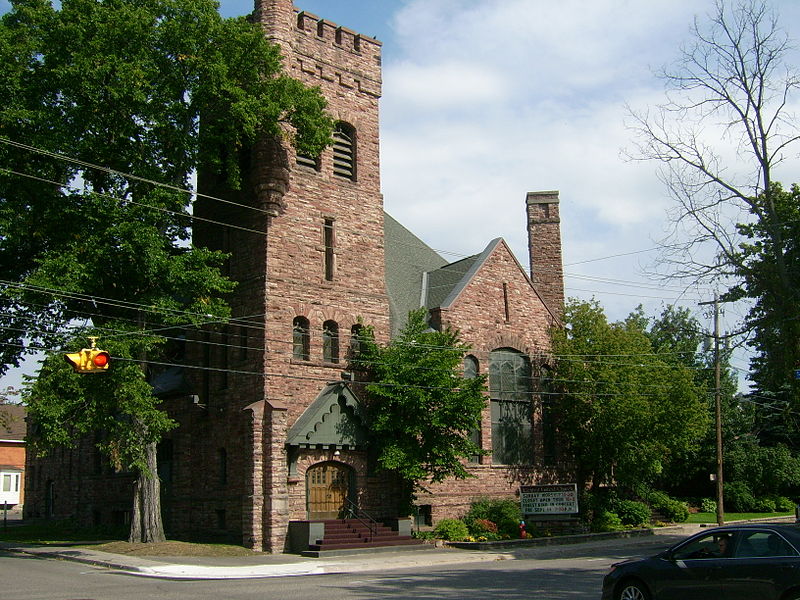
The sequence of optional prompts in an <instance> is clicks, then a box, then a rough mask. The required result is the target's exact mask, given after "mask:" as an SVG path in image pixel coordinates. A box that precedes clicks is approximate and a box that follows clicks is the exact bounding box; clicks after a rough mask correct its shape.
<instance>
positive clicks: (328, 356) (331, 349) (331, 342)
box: [322, 321, 339, 363]
mask: <svg viewBox="0 0 800 600" xmlns="http://www.w3.org/2000/svg"><path fill="white" fill-rule="evenodd" d="M322 360H324V361H325V362H328V363H338V362H339V324H338V323H336V321H325V323H323V324H322Z"/></svg>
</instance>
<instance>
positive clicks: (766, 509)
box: [753, 498, 775, 513]
mask: <svg viewBox="0 0 800 600" xmlns="http://www.w3.org/2000/svg"><path fill="white" fill-rule="evenodd" d="M753 511H754V512H760V513H773V512H775V500H773V499H772V498H759V499H757V500H756V502H755V505H754V506H753Z"/></svg>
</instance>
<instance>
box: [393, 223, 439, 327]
mask: <svg viewBox="0 0 800 600" xmlns="http://www.w3.org/2000/svg"><path fill="white" fill-rule="evenodd" d="M383 218H384V220H383V223H384V225H383V228H384V246H385V255H386V293H387V294H388V296H389V314H390V317H391V322H392V332H391V333H392V335H393V336H394V335H395V334H396V333H398V332H399V331H400V330H401V329H402V328H403V326H404V325H405V323H406V319H407V318H408V313H409V311H412V310H415V309H417V308H420V307H421V306H423V299H422V287H423V278H424V274H425V273H426V272H428V271H434V270H436V269H439V268H441V267H444V266H446V265H447V261H446V260H445V259H444V258H442V257H441V256H439V254H437V253H436V251H435V250H433V249H432V248H430V247H429V246H428V245H427V244H425V242H423V241H422V240H421V239H419V238H418V237H417V236H415V235H414V234H413V233H411V232H410V231H409V230H408V229H406V228H405V227H403V226H402V225H401V224H400V223H398V222H397V221H396V220H394V219H393V218H392V217H391V216H389V215H388V214H386V213H384V215H383Z"/></svg>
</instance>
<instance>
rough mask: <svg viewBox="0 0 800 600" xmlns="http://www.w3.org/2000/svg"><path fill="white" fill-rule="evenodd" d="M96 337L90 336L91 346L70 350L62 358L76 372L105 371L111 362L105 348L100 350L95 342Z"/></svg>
mask: <svg viewBox="0 0 800 600" xmlns="http://www.w3.org/2000/svg"><path fill="white" fill-rule="evenodd" d="M96 340H97V338H95V337H90V338H89V341H90V342H91V343H92V347H91V348H83V349H82V350H81V351H80V352H70V353H67V354H65V355H64V359H65V360H66V361H67V362H68V363H69V364H70V365H71V366H72V368H73V369H74V371H75V372H76V373H105V372H106V371H107V370H108V366H109V363H110V362H111V355H110V354H109V353H108V352H106V351H105V350H100V349H99V348H98V347H97V345H96V344H95V342H96Z"/></svg>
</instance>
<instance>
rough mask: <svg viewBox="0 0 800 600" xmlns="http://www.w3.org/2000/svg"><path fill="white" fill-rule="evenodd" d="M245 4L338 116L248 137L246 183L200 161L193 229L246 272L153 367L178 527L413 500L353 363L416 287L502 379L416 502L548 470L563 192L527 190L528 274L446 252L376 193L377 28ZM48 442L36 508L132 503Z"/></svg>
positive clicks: (510, 483)
mask: <svg viewBox="0 0 800 600" xmlns="http://www.w3.org/2000/svg"><path fill="white" fill-rule="evenodd" d="M253 18H254V19H256V20H257V21H258V22H259V23H261V24H262V26H263V28H264V31H265V35H267V36H268V37H269V39H271V40H272V41H273V42H275V43H276V44H278V45H279V46H280V47H281V48H282V51H283V54H284V65H285V67H286V69H287V71H288V73H289V75H291V76H292V77H295V78H297V79H300V80H302V81H304V82H305V83H307V84H310V85H315V86H319V87H320V88H321V90H322V92H323V93H324V95H325V96H326V98H327V100H328V103H329V107H328V111H329V113H330V114H331V115H332V116H333V117H334V118H335V119H336V122H337V126H336V132H335V134H334V144H333V146H332V147H331V148H329V149H327V150H326V151H325V152H323V154H322V155H321V156H320V157H319V158H317V159H312V158H309V157H303V156H297V155H296V154H295V153H294V151H293V150H292V149H291V148H290V147H288V146H287V145H286V144H284V143H283V142H282V141H280V140H274V139H263V140H260V141H259V142H258V143H257V144H255V145H254V147H253V148H251V149H250V151H249V152H247V153H246V154H245V155H244V156H243V157H242V161H243V166H244V168H245V171H246V172H247V173H248V176H247V178H246V182H245V184H244V185H243V186H242V189H241V190H238V191H234V190H231V189H228V188H226V187H225V185H224V184H223V183H222V180H221V179H220V178H219V177H216V176H214V175H211V174H210V173H209V172H201V173H200V174H199V178H198V184H199V191H200V192H201V194H202V195H201V197H200V199H199V200H198V201H197V203H196V205H195V214H196V215H197V216H199V217H202V219H201V220H198V221H196V227H195V230H194V242H195V243H196V244H198V245H204V246H207V247H210V248H214V249H220V250H223V251H225V252H228V253H230V259H229V260H228V261H227V264H226V265H225V269H226V271H227V273H228V275H229V276H230V277H231V278H232V279H234V280H235V281H237V282H238V286H237V288H236V291H235V293H234V294H233V296H232V298H231V307H232V314H233V319H232V320H231V322H230V323H229V324H227V325H226V326H224V327H221V328H216V329H213V328H209V329H207V330H205V331H203V332H202V333H200V334H199V335H197V336H190V339H189V340H187V344H186V355H185V357H184V359H185V360H186V361H187V363H190V364H191V365H192V366H194V367H200V368H193V369H186V370H179V369H171V370H168V371H166V372H164V373H162V374H161V375H160V376H159V377H158V378H157V379H156V380H155V381H154V387H155V388H156V392H157V393H159V394H160V395H161V396H162V397H163V398H164V407H165V409H166V410H167V411H168V412H169V413H170V415H171V416H172V417H173V418H174V419H175V420H176V421H177V422H178V427H177V428H176V429H175V430H173V431H172V432H170V433H169V434H168V437H167V438H166V439H164V440H163V441H162V443H161V445H160V446H159V473H160V475H161V477H162V481H163V487H162V511H163V515H164V522H165V527H166V528H167V530H168V532H169V533H170V535H173V536H183V537H186V536H197V535H202V536H203V537H211V536H216V537H220V538H226V539H230V540H233V541H237V542H239V543H243V544H244V545H246V546H249V547H253V548H255V549H259V550H266V551H272V552H280V551H283V550H284V549H285V548H286V545H287V535H288V530H289V526H290V522H292V521H304V520H316V519H324V518H328V517H332V516H336V515H338V514H339V513H340V512H342V511H343V510H345V509H346V508H347V507H348V506H349V503H352V504H354V505H357V506H358V507H360V508H361V509H364V510H366V511H367V512H369V513H370V514H371V515H373V516H375V517H379V518H392V517H398V516H404V515H398V510H399V509H398V506H397V503H396V501H397V498H398V497H399V495H400V494H399V493H398V489H397V487H396V481H395V480H394V478H393V477H392V475H391V473H386V472H381V471H379V470H377V469H376V466H375V465H374V462H373V461H372V460H371V455H370V452H369V431H368V430H367V429H366V426H365V423H364V420H363V419H362V416H361V414H360V401H359V398H358V392H357V391H356V388H354V386H353V385H352V384H351V383H350V382H348V380H347V372H346V370H345V369H346V362H347V355H348V349H349V347H350V346H351V344H353V343H354V342H357V336H358V332H359V330H360V328H361V327H363V326H365V325H369V326H371V327H373V328H374V331H375V333H376V337H377V339H378V341H379V342H381V343H385V342H386V341H388V340H389V339H390V337H391V335H392V333H396V332H397V331H399V330H400V329H401V328H402V326H403V324H404V320H405V318H406V316H407V314H408V311H409V310H411V309H414V308H419V307H420V306H425V307H427V308H428V309H429V313H430V322H431V325H432V326H433V327H444V326H447V325H449V326H452V327H454V328H456V329H458V330H459V331H460V332H461V336H462V339H463V341H464V342H466V343H467V344H469V345H470V346H471V347H472V348H474V352H473V353H472V354H471V355H470V356H467V357H465V361H464V368H465V373H467V374H474V373H488V374H489V388H490V393H489V398H487V406H486V408H485V410H484V414H483V417H482V423H481V427H480V429H479V430H476V431H475V432H474V436H475V438H474V439H475V440H476V441H478V442H479V445H480V446H481V447H482V448H484V449H486V450H487V451H490V453H489V454H488V455H486V456H480V457H479V456H476V457H473V459H471V460H470V461H469V464H468V466H469V470H470V472H471V473H472V474H473V475H475V477H474V478H470V479H467V480H461V481H446V482H444V483H440V484H436V485H427V484H425V482H422V483H423V489H424V491H423V492H422V493H421V494H420V495H419V498H418V501H419V504H420V508H421V511H422V512H423V513H424V514H426V515H427V516H428V517H429V518H430V519H432V520H434V521H435V520H438V519H440V518H442V517H446V516H458V515H460V514H462V513H463V512H464V511H465V510H466V509H467V507H468V506H469V503H470V501H471V500H472V499H473V498H475V497H477V496H498V497H500V496H502V497H507V496H509V495H513V494H514V493H515V492H516V490H517V489H518V486H519V485H520V483H526V484H529V483H540V482H545V483H548V482H553V481H556V480H557V478H558V477H557V469H556V464H557V461H556V458H557V457H556V453H555V438H554V436H553V431H552V427H551V426H550V422H549V417H548V412H547V410H546V408H547V406H548V405H547V403H546V402H542V401H541V399H542V397H543V396H542V395H541V394H540V392H541V390H540V386H539V382H540V381H542V377H541V376H542V372H541V371H542V369H543V368H544V367H543V361H542V359H541V357H542V356H544V355H545V354H546V352H547V349H548V347H549V341H548V329H549V328H550V327H551V326H553V325H554V324H557V323H558V320H559V315H560V311H561V307H562V305H563V282H562V271H561V242H560V232H559V227H560V225H559V212H558V208H559V201H558V194H557V193H556V192H539V193H529V194H528V195H527V198H526V208H527V227H528V231H529V239H530V244H529V245H530V259H531V275H530V276H528V275H527V274H526V273H525V271H524V269H523V268H522V267H521V266H520V264H519V262H518V261H517V260H516V258H515V257H514V256H513V254H512V253H511V251H510V250H509V248H508V246H507V245H506V243H505V242H504V241H503V240H502V239H496V240H493V241H491V242H490V243H489V244H488V245H487V246H486V248H485V249H484V250H483V251H482V252H481V253H480V254H477V255H475V256H472V257H469V258H466V259H463V260H460V261H457V262H454V263H448V262H447V261H446V260H444V259H443V258H442V257H441V256H439V255H438V254H437V253H436V252H434V251H433V250H431V249H430V248H429V247H427V246H426V245H425V244H424V243H423V242H422V241H420V240H419V239H418V238H417V237H416V236H414V235H413V234H412V233H411V232H409V231H408V230H407V229H405V228H404V227H403V226H402V225H400V224H399V223H397V222H396V221H395V220H394V219H392V218H391V217H389V216H388V215H386V214H385V213H384V210H383V198H382V195H381V191H380V178H379V171H380V169H379V167H380V156H379V128H378V108H379V107H378V105H379V98H380V96H381V66H380V65H381V44H380V42H378V41H376V40H374V39H372V38H369V37H362V36H360V35H359V34H357V33H355V32H353V31H351V30H349V29H347V28H344V27H339V26H337V25H335V24H333V23H330V22H329V21H326V20H324V19H320V18H318V17H316V16H314V15H311V14H308V13H305V12H298V11H297V10H296V9H295V8H294V6H293V4H292V2H291V0H257V1H256V3H255V11H254V14H253ZM218 199H223V200H227V201H229V202H220V201H219V200H218ZM176 360H177V358H176ZM52 456H53V458H52V459H50V461H49V462H48V463H47V464H44V463H42V464H41V466H40V467H39V468H38V469H37V478H38V479H37V480H36V481H35V482H33V487H34V489H35V490H37V493H36V498H37V500H36V501H35V502H33V503H31V502H30V501H29V502H28V503H27V504H28V506H29V507H30V508H29V512H28V514H29V515H31V516H36V515H39V516H44V515H45V514H46V515H50V516H62V517H64V516H72V517H77V518H79V519H81V520H84V521H86V520H89V519H91V520H92V521H94V522H96V523H105V522H108V521H111V520H117V521H121V520H124V519H125V518H126V516H127V514H128V511H129V503H130V493H129V486H130V484H131V481H132V480H131V478H130V476H129V475H126V474H116V475H115V474H110V473H109V471H108V468H107V467H105V466H102V465H101V461H100V460H99V458H98V457H97V455H96V453H95V451H94V450H93V449H92V445H91V441H90V440H87V441H86V442H84V443H82V444H81V447H80V448H78V449H77V450H76V451H75V452H72V453H66V454H64V453H62V454H61V455H60V457H61V458H60V459H58V458H56V457H57V456H59V455H58V454H57V453H54V454H53V455H52ZM59 461H60V463H59ZM42 467H44V468H42ZM39 492H41V493H39Z"/></svg>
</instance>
